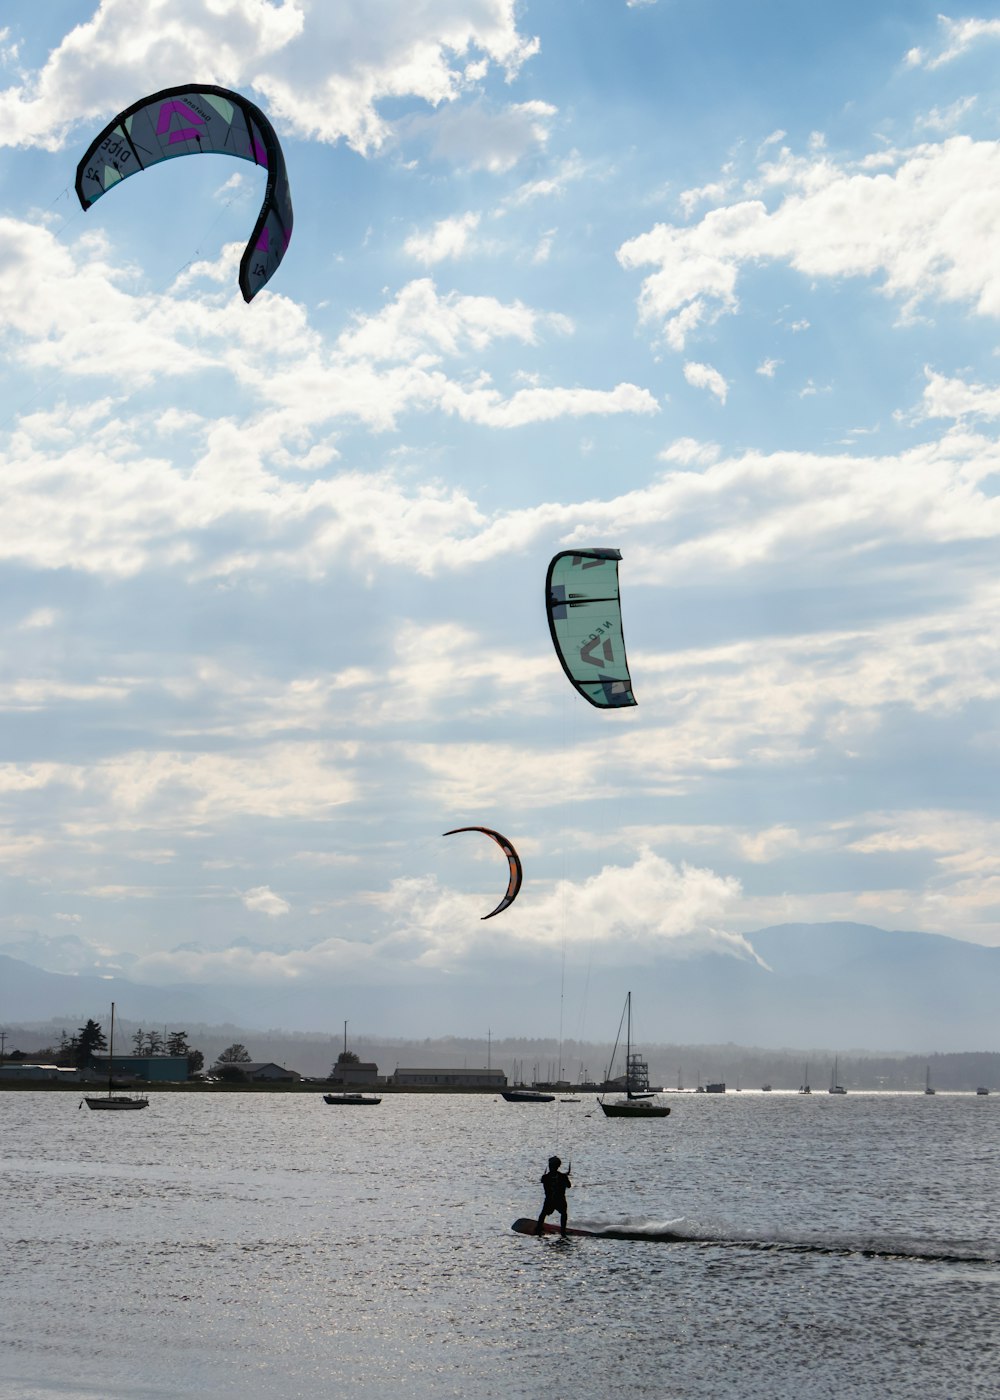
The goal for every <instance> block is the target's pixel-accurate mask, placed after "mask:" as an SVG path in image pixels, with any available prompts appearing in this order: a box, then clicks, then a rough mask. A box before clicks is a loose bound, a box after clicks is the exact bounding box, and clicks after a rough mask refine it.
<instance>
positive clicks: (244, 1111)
mask: <svg viewBox="0 0 1000 1400" xmlns="http://www.w3.org/2000/svg"><path fill="white" fill-rule="evenodd" d="M77 1103H78V1100H77V1099H76V1098H75V1097H74V1096H71V1095H69V1094H67V1093H54V1092H49V1093H32V1092H25V1091H18V1092H10V1093H0V1151H2V1156H0V1201H2V1210H0V1307H2V1326H0V1398H2V1400H51V1398H52V1397H62V1398H63V1400H67V1398H68V1400H84V1398H86V1400H133V1398H134V1400H139V1397H143V1400H145V1397H157V1398H158V1400H159V1398H160V1397H169V1400H182V1398H183V1397H188V1396H206V1397H207V1396H213V1397H220V1400H236V1397H239V1400H319V1397H339V1396H352V1397H362V1398H363V1400H365V1398H367V1397H380V1398H381V1397H389V1396H394V1395H398V1394H402V1395H405V1396H406V1397H408V1400H422V1397H432V1396H433V1397H437V1396H463V1397H466V1398H467V1400H480V1397H493V1396H496V1397H501V1396H512V1397H520V1396H524V1397H536V1396H537V1397H545V1400H561V1398H562V1397H605V1396H610V1395H612V1394H615V1393H616V1392H618V1391H619V1389H621V1390H622V1392H623V1394H624V1393H625V1391H626V1390H627V1392H628V1393H629V1394H631V1395H634V1396H657V1397H674V1396H676V1397H683V1398H684V1400H701V1398H702V1397H704V1400H721V1398H722V1397H739V1398H740V1400H757V1397H760V1400H785V1398H786V1397H787V1400H819V1398H820V1397H835V1400H849V1397H862V1396H863V1397H873V1400H874V1398H875V1397H879V1398H880V1400H881V1398H882V1397H897V1396H898V1397H907V1398H908V1400H909V1397H912V1400H935V1398H936V1397H941V1398H942V1400H944V1397H948V1400H963V1397H979V1396H982V1397H987V1396H988V1397H990V1398H991V1400H992V1397H994V1396H995V1395H996V1394H997V1393H998V1391H997V1374H998V1371H997V1367H998V1364H1000V1170H998V1167H1000V1095H992V1096H990V1097H989V1098H977V1097H975V1096H974V1095H957V1094H956V1095H950V1094H938V1095H936V1096H934V1097H932V1098H925V1097H924V1096H923V1095H876V1094H849V1095H847V1096H845V1097H833V1098H831V1097H829V1096H827V1095H821V1094H814V1095H812V1096H811V1097H809V1098H806V1097H804V1096H803V1097H800V1096H798V1095H794V1094H791V1095H786V1094H778V1093H775V1094H759V1093H754V1094H750V1093H743V1094H739V1095H737V1094H732V1093H730V1094H727V1095H726V1096H725V1097H724V1098H723V1097H721V1096H718V1097H717V1096H711V1097H709V1096H707V1095H674V1096H671V1103H672V1105H673V1113H672V1115H671V1117H670V1118H668V1119H666V1120H655V1121H652V1122H646V1123H643V1122H633V1121H628V1120H622V1119H606V1118H604V1116H603V1115H602V1114H601V1113H600V1110H599V1109H598V1108H597V1107H596V1105H595V1104H594V1103H593V1102H592V1101H590V1100H588V1099H584V1100H583V1101H582V1102H580V1103H576V1104H561V1103H554V1104H547V1105H535V1104H530V1105H518V1104H506V1103H504V1102H503V1101H502V1100H501V1099H497V1098H491V1097H478V1096H475V1097H472V1096H461V1095H441V1096H437V1095H435V1096H414V1095H399V1096H388V1095H387V1096H386V1097H385V1098H384V1099H383V1101H382V1104H381V1106H380V1107H378V1108H374V1109H348V1108H331V1107H327V1106H326V1105H325V1104H324V1103H323V1100H322V1097H321V1095H320V1094H319V1093H318V1092H317V1093H316V1094H296V1095H251V1094H221V1093H220V1094H192V1095H191V1096H184V1095H182V1094H159V1095H157V1094H154V1095H153V1097H152V1099H151V1103H150V1107H149V1108H148V1109H147V1110H146V1111H145V1112H143V1113H136V1114H130V1113H126V1114H113V1113H91V1112H88V1111H87V1110H86V1109H83V1110H79V1109H78V1108H77ZM552 1152H558V1153H559V1154H560V1155H561V1156H562V1157H563V1159H564V1162H565V1160H566V1159H567V1158H572V1163H573V1180H574V1190H573V1192H572V1193H571V1196H570V1203H571V1214H572V1222H573V1223H576V1224H580V1223H582V1222H584V1221H588V1222H591V1223H593V1224H594V1225H595V1227H598V1228H600V1227H601V1226H604V1227H613V1228H619V1229H620V1228H622V1227H625V1228H628V1229H632V1230H634V1231H635V1232H636V1233H637V1234H640V1235H641V1234H643V1233H655V1232H656V1231H658V1230H659V1231H669V1232H670V1233H672V1234H674V1235H677V1236H680V1238H679V1239H677V1240H675V1241H672V1242H662V1241H653V1240H649V1239H624V1240H623V1239H600V1238H597V1239H576V1238H574V1239H566V1240H560V1239H557V1238H555V1239H553V1238H548V1237H547V1238H545V1239H533V1238H526V1237H524V1236H521V1235H516V1234H514V1233H512V1232H511V1230H510V1225H511V1222H512V1221H513V1220H514V1219H515V1218H516V1217H517V1216H521V1215H531V1214H534V1213H535V1212H536V1211H537V1210H538V1207H539V1205H540V1195H541V1192H540V1187H539V1186H538V1178H539V1176H540V1175H541V1173H542V1171H543V1170H544V1167H545V1161H546V1158H547V1157H548V1156H549V1155H550V1154H551V1153H552Z"/></svg>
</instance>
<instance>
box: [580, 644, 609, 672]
mask: <svg viewBox="0 0 1000 1400" xmlns="http://www.w3.org/2000/svg"><path fill="white" fill-rule="evenodd" d="M597 646H601V639H600V637H595V638H594V639H593V641H590V642H588V643H587V644H586V646H582V647H581V648H580V660H581V661H586V663H587V665H588V666H600V667H601V669H602V670H603V669H604V661H614V659H615V654H614V652H613V650H612V648H611V638H610V637H607V638H606V639H605V642H604V645H603V647H601V651H602V653H603V655H604V661H602V660H601V658H600V657H599V656H595V655H594V648H595V647H597Z"/></svg>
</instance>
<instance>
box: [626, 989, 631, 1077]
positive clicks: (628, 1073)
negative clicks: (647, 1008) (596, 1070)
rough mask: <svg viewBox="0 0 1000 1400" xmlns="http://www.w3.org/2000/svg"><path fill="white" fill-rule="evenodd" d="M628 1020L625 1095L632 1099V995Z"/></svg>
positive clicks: (628, 997)
mask: <svg viewBox="0 0 1000 1400" xmlns="http://www.w3.org/2000/svg"><path fill="white" fill-rule="evenodd" d="M625 1000H626V1003H627V1007H626V1009H627V1012H628V1019H627V1020H626V1023H625V1094H626V1097H627V1098H631V1097H632V993H631V992H629V994H628V996H627V997H626V999H625Z"/></svg>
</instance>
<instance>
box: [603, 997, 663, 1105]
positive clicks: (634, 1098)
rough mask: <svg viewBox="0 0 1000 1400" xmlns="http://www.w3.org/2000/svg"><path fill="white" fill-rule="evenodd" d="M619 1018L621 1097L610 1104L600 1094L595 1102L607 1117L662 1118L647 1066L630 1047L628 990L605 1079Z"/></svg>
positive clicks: (630, 1020)
mask: <svg viewBox="0 0 1000 1400" xmlns="http://www.w3.org/2000/svg"><path fill="white" fill-rule="evenodd" d="M622 1021H624V1022H625V1097H624V1098H623V1099H614V1100H613V1101H612V1102H611V1103H607V1102H606V1101H605V1098H604V1095H603V1094H602V1095H601V1096H600V1098H599V1099H598V1103H599V1104H600V1105H601V1108H602V1109H603V1110H604V1114H605V1116H606V1117H607V1118H666V1116H667V1114H668V1113H669V1112H670V1109H669V1107H668V1106H667V1105H666V1104H660V1103H657V1102H656V1101H655V1098H654V1096H653V1093H652V1090H651V1089H650V1087H649V1069H648V1066H647V1064H646V1061H645V1060H644V1059H643V1058H642V1057H641V1055H639V1054H637V1053H635V1052H634V1051H633V1049H632V993H631V992H629V993H628V995H627V996H626V998H625V1009H624V1010H623V1012H622V1020H621V1021H619V1023H618V1036H617V1039H616V1040H615V1048H614V1050H612V1052H611V1067H610V1068H609V1069H608V1075H607V1078H609V1079H610V1077H611V1069H613V1068H614V1063H615V1055H616V1054H617V1053H618V1044H619V1041H620V1040H621V1034H622Z"/></svg>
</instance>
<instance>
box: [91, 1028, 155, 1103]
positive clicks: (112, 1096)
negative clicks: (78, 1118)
mask: <svg viewBox="0 0 1000 1400" xmlns="http://www.w3.org/2000/svg"><path fill="white" fill-rule="evenodd" d="M114 1067H115V1004H114V1002H112V1003H111V1035H110V1040H109V1044H108V1092H107V1093H106V1094H101V1095H97V1094H94V1095H90V1094H84V1096H83V1101H84V1103H85V1104H86V1105H87V1107H88V1108H101V1109H112V1110H113V1111H116V1112H121V1111H122V1110H126V1111H127V1110H128V1109H136V1108H148V1107H149V1099H148V1098H145V1097H144V1096H143V1095H141V1094H116V1093H114V1092H113V1084H112V1080H113V1077H114Z"/></svg>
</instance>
